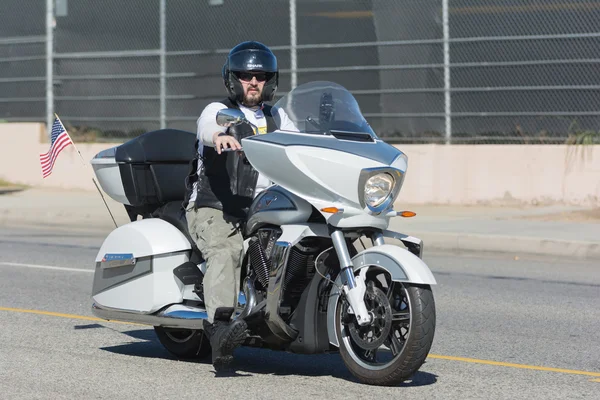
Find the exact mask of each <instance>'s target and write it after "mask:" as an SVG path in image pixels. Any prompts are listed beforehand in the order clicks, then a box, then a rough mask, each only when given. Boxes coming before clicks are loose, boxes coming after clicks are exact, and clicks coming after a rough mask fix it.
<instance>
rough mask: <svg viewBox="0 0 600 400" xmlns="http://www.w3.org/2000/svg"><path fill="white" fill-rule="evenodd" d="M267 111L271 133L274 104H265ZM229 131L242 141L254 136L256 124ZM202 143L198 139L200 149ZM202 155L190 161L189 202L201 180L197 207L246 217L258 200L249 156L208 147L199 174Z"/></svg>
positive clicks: (240, 126) (268, 127)
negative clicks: (254, 202)
mask: <svg viewBox="0 0 600 400" xmlns="http://www.w3.org/2000/svg"><path fill="white" fill-rule="evenodd" d="M221 103H223V104H224V105H226V106H227V107H229V108H235V109H238V110H239V107H238V105H237V104H236V103H234V102H232V101H231V100H230V99H226V100H222V101H221ZM263 113H264V115H265V118H266V122H267V132H273V131H274V130H276V129H277V126H276V125H275V121H274V120H273V116H272V115H271V106H268V105H264V107H263ZM228 134H235V136H237V137H238V140H239V141H240V142H241V139H242V138H245V137H248V136H251V135H254V131H253V130H252V127H251V126H250V125H248V124H241V125H238V126H235V127H231V128H229V129H228ZM199 145H200V143H199V141H198V140H196V150H197V149H198V146H199ZM198 157H199V154H198V152H197V151H196V158H195V159H194V160H193V161H192V162H191V163H190V173H189V175H188V177H187V179H186V186H187V188H188V191H187V193H188V194H187V198H186V199H185V204H187V203H188V201H189V198H190V196H191V194H192V191H193V190H194V188H193V185H194V182H196V181H198V185H197V193H196V201H195V208H201V207H210V208H216V209H218V210H222V211H223V212H224V213H226V214H229V215H231V216H233V217H238V218H245V216H246V213H247V211H248V208H249V207H250V205H251V204H252V200H253V199H254V192H255V190H256V181H257V180H258V171H256V170H255V169H254V168H253V167H252V165H250V163H249V162H248V160H247V159H246V157H245V156H244V155H243V154H242V155H239V154H238V153H236V152H222V153H221V154H218V153H217V152H216V150H215V149H214V148H213V147H210V146H204V148H203V153H202V158H201V159H202V169H201V170H200V173H199V174H198V172H197V171H198V168H197V166H198Z"/></svg>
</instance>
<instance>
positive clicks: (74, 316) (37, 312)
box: [0, 307, 148, 326]
mask: <svg viewBox="0 0 600 400" xmlns="http://www.w3.org/2000/svg"><path fill="white" fill-rule="evenodd" d="M0 311H11V312H16V313H27V314H37V315H48V316H51V317H60V318H70V319H82V320H86V321H97V322H112V323H115V324H126V325H140V326H148V325H144V324H136V323H135V322H123V321H113V320H109V321H107V320H105V319H102V318H96V317H87V316H85V315H75V314H63V313H57V312H52V311H41V310H26V309H23V308H10V307H0Z"/></svg>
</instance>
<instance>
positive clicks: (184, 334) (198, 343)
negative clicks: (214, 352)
mask: <svg viewBox="0 0 600 400" xmlns="http://www.w3.org/2000/svg"><path fill="white" fill-rule="evenodd" d="M154 331H155V332H156V336H158V340H159V341H160V343H161V344H162V345H163V346H164V347H165V348H166V349H167V350H168V351H169V353H171V354H173V355H174V356H176V357H177V358H182V359H200V358H205V357H208V356H209V355H210V354H211V347H210V343H209V341H208V338H207V337H206V335H204V331H202V330H200V329H198V330H192V329H175V328H163V327H162V326H155V327H154Z"/></svg>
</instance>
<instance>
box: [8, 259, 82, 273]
mask: <svg viewBox="0 0 600 400" xmlns="http://www.w3.org/2000/svg"><path fill="white" fill-rule="evenodd" d="M0 265H4V266H7V267H23V268H38V269H50V270H55V271H69V272H89V273H93V272H94V270H93V269H83V268H66V267H53V266H51V265H38V264H20V263H12V262H2V261H0Z"/></svg>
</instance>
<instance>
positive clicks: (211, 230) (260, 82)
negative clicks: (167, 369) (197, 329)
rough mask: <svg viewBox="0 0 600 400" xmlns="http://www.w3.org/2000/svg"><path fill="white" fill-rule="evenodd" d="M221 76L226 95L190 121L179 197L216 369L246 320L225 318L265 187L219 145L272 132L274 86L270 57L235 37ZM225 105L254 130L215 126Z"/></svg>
mask: <svg viewBox="0 0 600 400" xmlns="http://www.w3.org/2000/svg"><path fill="white" fill-rule="evenodd" d="M222 75H223V81H224V83H225V87H226V89H227V92H228V97H227V98H226V99H224V100H221V101H220V102H213V103H210V104H209V105H207V106H206V107H205V108H204V110H203V111H202V114H201V115H200V118H199V119H198V121H197V126H198V128H197V141H196V146H197V149H198V151H197V156H196V159H195V160H194V161H193V162H192V166H191V173H190V175H189V176H188V179H187V187H188V193H187V198H186V203H187V205H186V218H187V223H188V228H189V232H190V235H191V236H192V238H193V239H194V241H195V242H196V245H197V247H198V249H199V250H200V251H201V252H202V254H203V256H204V258H205V259H206V267H207V270H206V275H205V277H204V300H205V306H206V310H207V313H208V321H205V324H204V332H205V333H206V335H207V337H208V338H209V340H210V344H211V347H212V350H213V354H212V361H213V365H214V367H215V370H217V371H220V370H223V369H226V368H227V367H228V366H229V364H230V363H231V361H232V358H233V350H234V349H235V348H236V347H237V346H239V345H240V344H241V343H243V341H244V339H245V337H246V329H247V326H246V323H245V321H244V320H243V319H241V318H240V319H235V320H231V316H232V314H233V312H234V307H235V304H236V302H237V296H238V292H239V288H238V284H239V277H240V258H241V257H242V254H243V238H242V234H241V232H240V231H239V223H240V221H241V220H242V219H243V218H244V217H245V215H246V212H247V210H248V207H249V206H250V204H251V202H252V200H253V198H254V196H256V195H257V194H258V193H259V192H260V191H262V190H263V189H265V188H266V187H267V186H269V185H270V182H269V181H268V179H266V178H265V177H263V176H260V175H259V174H258V172H257V171H256V170H255V169H254V168H253V167H252V166H251V165H250V164H249V163H248V161H247V160H246V159H245V157H244V156H243V155H241V154H236V153H235V152H223V150H224V149H231V150H241V145H240V140H241V138H243V137H246V136H249V135H253V134H262V133H267V132H271V131H274V130H276V125H275V123H274V121H273V116H272V115H271V106H269V105H267V104H265V102H266V101H270V100H272V99H273V96H274V94H275V91H276V90H277V84H278V79H279V71H278V67H277V59H276V57H275V55H274V54H273V53H272V52H271V50H270V49H269V48H268V47H267V46H265V45H264V44H262V43H259V42H254V41H249V42H242V43H240V44H238V45H237V46H235V47H233V48H232V49H231V51H230V52H229V55H228V56H227V60H226V62H225V65H224V66H223V70H222ZM224 108H234V109H238V110H240V111H242V112H243V113H244V115H245V116H246V118H247V120H248V121H249V122H251V123H252V124H254V125H255V127H256V128H257V130H258V131H257V132H254V130H253V128H252V127H250V126H249V125H248V124H242V125H239V126H235V127H231V128H225V127H222V126H219V125H218V124H217V123H216V115H217V112H218V111H219V110H222V109H224ZM232 130H237V131H236V132H233V131H232ZM235 136H237V138H236V137H235ZM184 204H185V203H184Z"/></svg>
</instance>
